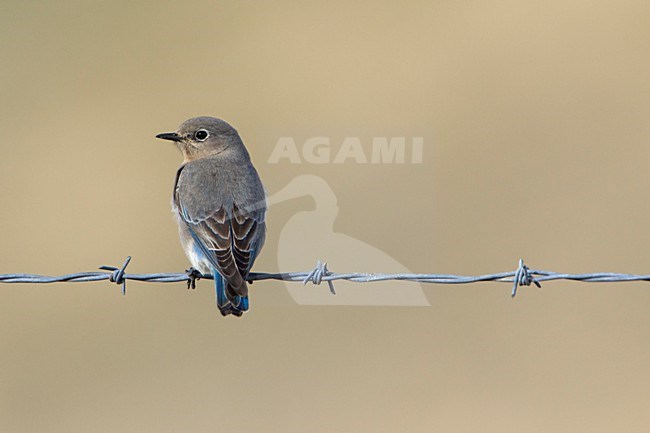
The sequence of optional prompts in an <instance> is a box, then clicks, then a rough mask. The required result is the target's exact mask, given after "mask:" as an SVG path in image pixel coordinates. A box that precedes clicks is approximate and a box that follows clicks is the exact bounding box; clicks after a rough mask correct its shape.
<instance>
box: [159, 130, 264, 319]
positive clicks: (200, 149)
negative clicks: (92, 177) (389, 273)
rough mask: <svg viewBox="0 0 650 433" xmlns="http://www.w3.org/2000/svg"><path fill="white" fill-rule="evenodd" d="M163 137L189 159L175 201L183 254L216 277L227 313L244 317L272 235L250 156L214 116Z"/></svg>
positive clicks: (177, 182) (219, 300)
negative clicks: (254, 270)
mask: <svg viewBox="0 0 650 433" xmlns="http://www.w3.org/2000/svg"><path fill="white" fill-rule="evenodd" d="M157 137H158V138H162V139H166V140H172V141H174V142H175V143H176V145H177V146H178V147H179V149H180V150H181V151H182V152H183V156H184V161H183V164H182V165H181V167H180V168H179V169H178V172H177V174H176V180H175V182H174V192H173V197H172V210H173V212H174V215H175V216H176V219H177V222H178V225H179V233H180V238H181V244H182V245H183V249H184V250H185V253H186V255H187V257H188V259H189V260H190V262H191V263H192V266H193V267H194V268H195V269H197V270H198V271H200V272H201V273H202V274H213V276H214V279H215V286H216V290H217V305H218V306H219V310H220V311H221V313H222V314H223V315H224V316H225V315H228V314H234V315H236V316H241V314H242V313H243V312H244V311H246V310H247V309H248V287H247V282H246V278H247V277H248V273H249V272H250V270H251V267H252V266H253V263H254V261H255V259H256V257H257V255H258V254H259V251H260V250H261V248H262V245H263V244H264V238H265V233H266V226H265V224H264V217H265V212H266V199H265V193H264V188H263V186H262V182H261V181H260V178H259V176H258V174H257V171H256V170H255V168H254V167H253V164H252V163H251V160H250V156H249V154H248V151H247V150H246V148H245V146H244V143H243V142H242V140H241V138H240V137H239V134H238V133H237V131H236V130H235V129H234V128H233V127H232V126H230V125H229V124H228V123H226V122H224V121H223V120H220V119H215V118H212V117H196V118H193V119H190V120H187V121H186V122H184V123H183V124H181V126H180V127H179V129H178V131H176V132H172V133H164V134H159V135H157Z"/></svg>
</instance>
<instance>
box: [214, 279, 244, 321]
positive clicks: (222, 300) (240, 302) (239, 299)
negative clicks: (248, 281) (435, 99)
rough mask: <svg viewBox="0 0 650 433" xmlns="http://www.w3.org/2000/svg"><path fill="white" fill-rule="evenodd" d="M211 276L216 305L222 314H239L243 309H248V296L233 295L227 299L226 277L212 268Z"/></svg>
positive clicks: (242, 312)
mask: <svg viewBox="0 0 650 433" xmlns="http://www.w3.org/2000/svg"><path fill="white" fill-rule="evenodd" d="M212 276H213V278H214V287H215V291H216V295H217V307H218V308H219V311H220V312H221V314H222V315H224V316H227V315H229V314H234V315H235V316H241V315H242V314H244V312H245V311H248V306H249V303H248V296H235V297H234V298H233V299H229V298H228V295H227V294H226V290H227V287H228V282H227V281H226V279H225V278H224V277H222V276H221V274H219V272H218V271H217V270H216V269H213V270H212Z"/></svg>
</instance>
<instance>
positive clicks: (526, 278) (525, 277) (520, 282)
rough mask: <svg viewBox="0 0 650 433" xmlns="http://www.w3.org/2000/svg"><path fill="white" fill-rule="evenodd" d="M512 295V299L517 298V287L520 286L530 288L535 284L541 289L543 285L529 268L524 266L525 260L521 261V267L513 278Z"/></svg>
mask: <svg viewBox="0 0 650 433" xmlns="http://www.w3.org/2000/svg"><path fill="white" fill-rule="evenodd" d="M512 280H513V285H512V293H511V295H510V296H511V297H513V298H514V297H515V296H517V287H518V286H530V285H531V283H535V285H536V286H537V287H539V288H540V289H541V288H542V285H541V284H540V283H539V281H537V280H536V279H535V277H533V276H532V275H531V274H530V269H529V268H528V266H526V265H524V259H519V267H518V268H517V270H516V271H515V276H514V277H513V278H512Z"/></svg>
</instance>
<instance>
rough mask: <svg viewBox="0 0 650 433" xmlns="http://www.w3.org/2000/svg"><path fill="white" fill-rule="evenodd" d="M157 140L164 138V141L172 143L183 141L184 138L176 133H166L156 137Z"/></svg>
mask: <svg viewBox="0 0 650 433" xmlns="http://www.w3.org/2000/svg"><path fill="white" fill-rule="evenodd" d="M156 138H162V139H163V140H171V141H183V137H181V136H180V135H178V134H177V133H176V132H165V133H162V134H158V135H156Z"/></svg>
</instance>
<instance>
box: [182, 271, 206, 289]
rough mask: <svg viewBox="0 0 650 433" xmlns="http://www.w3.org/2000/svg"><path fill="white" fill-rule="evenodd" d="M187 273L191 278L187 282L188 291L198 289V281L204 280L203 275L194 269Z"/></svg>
mask: <svg viewBox="0 0 650 433" xmlns="http://www.w3.org/2000/svg"><path fill="white" fill-rule="evenodd" d="M185 273H186V274H187V276H188V277H190V279H189V280H187V290H189V289H192V290H194V289H196V280H200V279H201V278H203V274H202V273H200V272H199V271H198V270H196V269H194V268H189V269H188V270H186V271H185Z"/></svg>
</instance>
